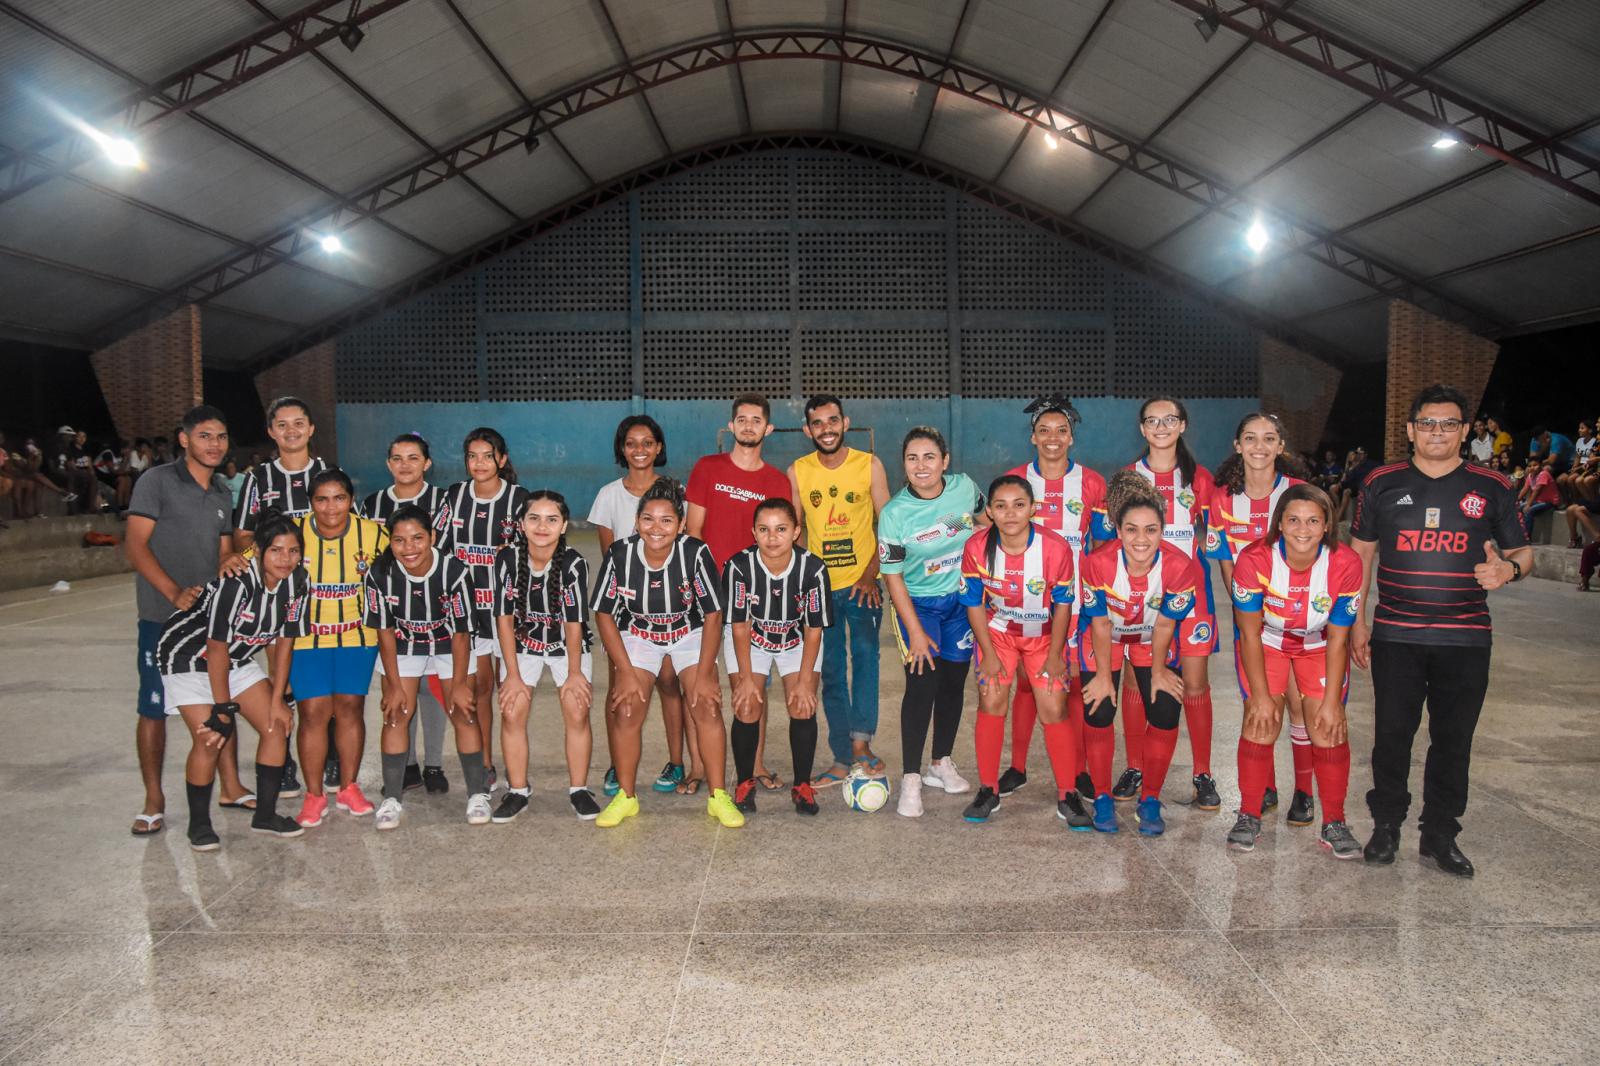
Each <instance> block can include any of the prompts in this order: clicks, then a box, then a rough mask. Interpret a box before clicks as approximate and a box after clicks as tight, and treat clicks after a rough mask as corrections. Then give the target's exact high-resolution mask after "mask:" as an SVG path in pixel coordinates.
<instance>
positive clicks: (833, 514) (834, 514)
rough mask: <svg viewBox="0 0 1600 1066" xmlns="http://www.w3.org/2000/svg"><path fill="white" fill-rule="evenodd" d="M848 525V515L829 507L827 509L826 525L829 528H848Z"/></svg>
mask: <svg viewBox="0 0 1600 1066" xmlns="http://www.w3.org/2000/svg"><path fill="white" fill-rule="evenodd" d="M849 524H850V515H849V513H848V512H845V511H836V510H834V509H833V508H832V507H831V506H830V507H829V508H828V525H830V526H848V525H849Z"/></svg>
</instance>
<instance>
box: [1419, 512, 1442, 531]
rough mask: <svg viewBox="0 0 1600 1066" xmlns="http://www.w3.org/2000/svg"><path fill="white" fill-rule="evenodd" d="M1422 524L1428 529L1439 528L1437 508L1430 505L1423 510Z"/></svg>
mask: <svg viewBox="0 0 1600 1066" xmlns="http://www.w3.org/2000/svg"><path fill="white" fill-rule="evenodd" d="M1422 524H1423V525H1424V526H1426V527H1428V528H1429V529H1438V528H1439V508H1437V507H1430V508H1428V509H1427V511H1425V512H1423V516H1422Z"/></svg>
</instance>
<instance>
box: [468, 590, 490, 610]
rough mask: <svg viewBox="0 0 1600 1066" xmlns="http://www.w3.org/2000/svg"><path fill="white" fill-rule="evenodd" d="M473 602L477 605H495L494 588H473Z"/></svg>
mask: <svg viewBox="0 0 1600 1066" xmlns="http://www.w3.org/2000/svg"><path fill="white" fill-rule="evenodd" d="M472 603H473V605H474V606H476V607H493V606H494V589H473V590H472Z"/></svg>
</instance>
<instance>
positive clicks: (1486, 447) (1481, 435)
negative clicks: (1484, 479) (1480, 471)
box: [1467, 418, 1494, 466]
mask: <svg viewBox="0 0 1600 1066" xmlns="http://www.w3.org/2000/svg"><path fill="white" fill-rule="evenodd" d="M1467 457H1468V458H1469V459H1471V460H1472V461H1473V462H1475V463H1477V464H1478V465H1479V466H1488V465H1489V463H1490V461H1491V460H1492V459H1494V434H1493V433H1490V432H1489V420H1488V419H1486V418H1477V419H1474V420H1473V423H1472V439H1471V440H1469V441H1468V442H1467Z"/></svg>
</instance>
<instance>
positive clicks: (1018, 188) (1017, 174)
mask: <svg viewBox="0 0 1600 1066" xmlns="http://www.w3.org/2000/svg"><path fill="white" fill-rule="evenodd" d="M962 169H966V168H965V167H963V168H962ZM1115 169H1116V164H1115V163H1112V162H1110V161H1108V160H1105V159H1102V158H1100V157H1099V156H1097V155H1094V154H1093V153H1091V152H1090V151H1089V150H1088V149H1087V148H1079V147H1078V146H1077V145H1075V144H1073V143H1072V142H1071V141H1062V142H1061V147H1059V148H1057V149H1055V150H1053V151H1052V150H1051V149H1050V148H1047V147H1046V146H1045V143H1044V138H1043V137H1038V136H1030V137H1028V138H1027V139H1026V140H1025V141H1023V142H1022V148H1021V149H1020V150H1019V151H1018V152H1017V156H1016V158H1015V159H1013V160H1012V161H1011V165H1010V166H1009V167H1007V168H1006V172H1005V174H1004V175H1003V176H1002V178H1001V181H1002V182H1003V183H1004V184H1005V186H1006V187H1007V188H1009V189H1012V190H1014V191H1015V192H1016V193H1017V194H1018V195H1019V196H1022V197H1024V198H1026V199H1029V200H1032V201H1033V202H1034V203H1037V204H1042V205H1043V206H1045V207H1048V208H1050V209H1051V210H1053V211H1059V212H1061V213H1062V214H1070V213H1071V212H1072V210H1073V208H1075V207H1077V206H1078V204H1080V203H1081V202H1082V201H1083V198H1084V197H1085V196H1088V195H1089V194H1090V193H1091V192H1093V191H1094V189H1095V187H1096V186H1097V185H1099V184H1100V183H1101V182H1103V181H1105V180H1106V178H1108V177H1109V176H1110V175H1111V173H1112V171H1114V170H1115Z"/></svg>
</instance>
